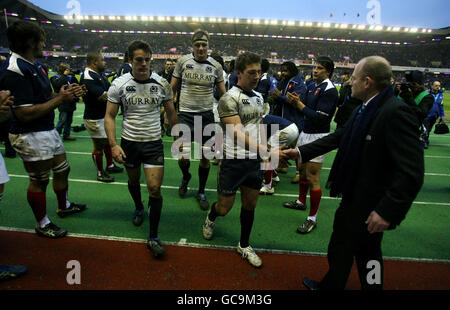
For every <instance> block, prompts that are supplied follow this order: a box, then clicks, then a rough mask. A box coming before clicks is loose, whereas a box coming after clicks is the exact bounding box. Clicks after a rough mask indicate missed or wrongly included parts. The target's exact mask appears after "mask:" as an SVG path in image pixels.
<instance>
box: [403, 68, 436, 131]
mask: <svg viewBox="0 0 450 310" xmlns="http://www.w3.org/2000/svg"><path fill="white" fill-rule="evenodd" d="M405 79H406V83H402V84H400V89H399V94H398V96H399V99H403V100H404V101H405V102H406V103H407V104H409V105H411V106H413V107H415V110H416V113H417V116H418V117H419V120H420V122H421V123H423V120H424V119H425V117H427V115H428V111H429V110H430V109H431V107H432V106H433V103H434V98H433V96H432V95H430V93H429V92H427V91H426V90H425V86H424V84H423V73H422V72H421V71H418V70H413V71H406V72H405Z"/></svg>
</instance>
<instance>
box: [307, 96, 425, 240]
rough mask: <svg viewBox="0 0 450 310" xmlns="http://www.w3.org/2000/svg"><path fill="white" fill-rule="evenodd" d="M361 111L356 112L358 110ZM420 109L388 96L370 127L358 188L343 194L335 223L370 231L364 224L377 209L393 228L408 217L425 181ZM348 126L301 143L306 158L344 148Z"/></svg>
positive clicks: (355, 186) (356, 181)
mask: <svg viewBox="0 0 450 310" xmlns="http://www.w3.org/2000/svg"><path fill="white" fill-rule="evenodd" d="M354 113H356V111H355V112H354ZM419 126H420V122H419V121H418V118H417V115H416V113H415V111H414V110H413V109H412V108H411V107H410V106H408V105H407V104H405V103H404V102H402V101H400V100H399V99H397V98H395V97H391V98H389V99H387V100H385V101H384V102H383V103H381V105H380V106H379V108H378V110H377V111H376V112H375V114H374V116H373V118H372V120H371V122H370V125H369V129H368V134H367V135H366V138H365V141H364V143H363V149H362V152H361V155H362V160H361V164H360V165H359V167H357V177H356V180H355V184H354V190H353V191H352V193H351V194H348V195H347V196H349V197H345V196H343V197H342V202H341V205H340V207H339V209H338V211H337V212H336V218H335V226H336V221H338V222H339V224H340V225H341V226H340V227H344V228H345V229H346V230H350V231H359V232H361V231H367V225H366V224H365V223H364V222H365V221H366V219H367V217H368V216H369V214H370V213H371V212H372V211H373V210H375V211H376V212H377V213H378V214H379V215H380V216H381V217H383V218H384V219H385V220H386V221H388V222H390V223H391V225H390V227H389V228H390V229H393V228H395V226H397V225H399V224H400V222H401V221H402V220H403V219H404V218H405V216H406V213H407V212H408V210H409V208H410V207H411V204H412V202H413V201H414V199H415V198H416V196H417V194H418V192H419V190H420V188H421V187H422V184H423V177H424V154H423V147H422V145H421V144H420V141H419V136H420V130H419ZM344 131H345V128H340V129H338V130H336V131H335V132H334V133H332V134H330V135H327V136H325V137H323V138H322V139H319V140H316V141H315V142H313V143H310V144H306V145H303V146H300V147H299V150H300V154H301V160H302V162H306V161H308V160H310V159H312V158H314V157H316V156H318V155H321V154H325V153H328V152H329V151H331V150H333V149H336V148H338V147H339V143H340V140H341V138H342V136H343V133H344Z"/></svg>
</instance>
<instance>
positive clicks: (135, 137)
mask: <svg viewBox="0 0 450 310" xmlns="http://www.w3.org/2000/svg"><path fill="white" fill-rule="evenodd" d="M171 99H173V92H172V88H171V87H170V85H169V83H168V82H167V80H166V79H164V78H162V77H161V76H159V75H158V74H156V73H154V72H151V74H150V77H149V79H148V80H146V81H138V80H136V79H134V77H133V76H132V75H131V73H127V74H124V75H122V76H121V77H119V78H117V79H115V80H114V81H113V83H112V85H111V87H110V88H109V90H108V101H110V102H112V103H117V104H119V103H120V102H122V104H123V121H122V138H124V139H126V140H130V141H136V142H148V141H156V140H159V139H161V124H160V111H161V106H162V104H163V102H164V101H168V100H171Z"/></svg>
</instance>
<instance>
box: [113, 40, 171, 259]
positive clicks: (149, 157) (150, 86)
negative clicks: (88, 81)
mask: <svg viewBox="0 0 450 310" xmlns="http://www.w3.org/2000/svg"><path fill="white" fill-rule="evenodd" d="M128 54H129V57H130V60H131V64H132V71H131V72H130V73H127V74H125V75H123V76H121V77H119V78H117V79H116V80H114V81H113V83H112V85H111V87H110V89H109V91H108V103H107V108H106V116H105V128H106V133H107V136H108V140H109V143H110V145H111V149H112V154H113V158H114V160H115V161H117V162H119V163H123V164H124V165H125V167H126V170H127V174H128V190H129V192H130V194H131V197H132V198H133V201H134V204H135V212H134V214H133V224H134V225H136V226H139V225H141V224H142V221H143V218H144V212H143V211H144V206H143V203H142V200H141V187H140V182H139V180H140V176H141V164H143V166H144V173H145V178H146V181H147V190H148V193H149V201H148V216H149V221H150V233H149V237H148V240H147V247H148V248H149V250H151V251H152V253H153V255H154V256H155V257H160V256H162V255H163V254H164V247H163V245H162V243H161V241H160V240H159V238H158V225H159V220H160V217H161V210H162V203H163V199H162V196H161V183H162V180H163V175H164V147H163V144H162V140H161V124H160V110H161V106H162V105H163V106H164V108H165V111H166V113H167V117H168V121H169V128H171V127H172V126H173V125H174V124H176V122H177V115H176V112H175V109H174V106H173V93H172V89H171V87H170V85H169V83H168V82H167V80H166V79H164V78H162V77H161V76H159V75H158V74H156V73H155V72H151V71H150V61H151V56H152V51H151V48H150V46H149V45H148V44H147V43H146V42H143V41H133V42H132V43H131V44H130V45H129V47H128ZM120 103H122V104H123V120H122V135H121V138H122V139H121V143H120V145H119V144H118V143H117V140H116V123H115V118H116V115H117V113H118V111H119V104H120Z"/></svg>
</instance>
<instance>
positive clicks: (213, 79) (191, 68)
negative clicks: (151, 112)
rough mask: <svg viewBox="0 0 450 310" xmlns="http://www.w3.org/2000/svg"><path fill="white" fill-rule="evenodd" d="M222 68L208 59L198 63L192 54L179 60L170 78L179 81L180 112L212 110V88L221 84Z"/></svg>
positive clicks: (211, 59)
mask: <svg viewBox="0 0 450 310" xmlns="http://www.w3.org/2000/svg"><path fill="white" fill-rule="evenodd" d="M222 71H223V69H222V66H221V65H220V64H219V63H218V62H217V61H216V60H214V59H213V58H211V57H208V58H207V59H206V60H205V61H202V62H199V61H196V60H195V59H194V55H193V54H187V55H184V56H183V57H181V58H179V59H178V61H177V64H176V66H175V69H174V71H173V74H172V76H173V77H176V78H178V79H181V91H180V100H179V102H180V111H181V112H191V113H193V112H194V113H198V112H205V111H210V110H212V109H213V103H214V94H213V90H214V86H215V85H216V84H217V83H220V82H223V74H222Z"/></svg>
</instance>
